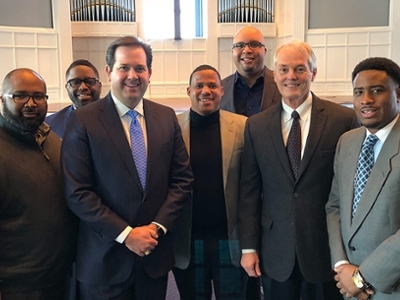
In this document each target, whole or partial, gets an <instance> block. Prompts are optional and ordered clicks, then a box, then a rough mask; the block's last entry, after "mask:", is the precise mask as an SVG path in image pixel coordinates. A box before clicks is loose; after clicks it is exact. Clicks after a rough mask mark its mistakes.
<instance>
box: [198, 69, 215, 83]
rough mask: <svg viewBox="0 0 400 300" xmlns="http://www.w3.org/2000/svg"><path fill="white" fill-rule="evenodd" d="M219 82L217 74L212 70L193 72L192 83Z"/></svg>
mask: <svg viewBox="0 0 400 300" xmlns="http://www.w3.org/2000/svg"><path fill="white" fill-rule="evenodd" d="M200 82H201V83H217V84H219V83H220V80H219V77H218V74H217V73H216V72H215V71H213V70H201V71H197V72H195V73H193V75H192V82H191V83H192V84H195V83H200Z"/></svg>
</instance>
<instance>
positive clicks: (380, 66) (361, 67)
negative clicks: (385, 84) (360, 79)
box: [351, 57, 400, 86]
mask: <svg viewBox="0 0 400 300" xmlns="http://www.w3.org/2000/svg"><path fill="white" fill-rule="evenodd" d="M367 70H377V71H384V72H386V74H387V75H388V76H389V77H390V78H392V79H393V80H394V81H395V82H396V83H397V84H398V85H399V86H400V67H399V65H398V64H396V63H395V62H394V61H392V60H390V59H389V58H385V57H370V58H367V59H364V60H363V61H361V62H359V63H358V64H357V65H356V66H355V67H354V70H353V72H352V73H351V82H353V81H354V78H356V76H357V74H358V73H360V72H361V71H367Z"/></svg>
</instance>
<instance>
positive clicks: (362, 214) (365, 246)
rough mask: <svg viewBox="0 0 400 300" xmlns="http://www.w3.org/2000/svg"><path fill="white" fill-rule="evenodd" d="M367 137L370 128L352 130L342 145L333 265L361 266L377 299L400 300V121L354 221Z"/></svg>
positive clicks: (330, 210)
mask: <svg viewBox="0 0 400 300" xmlns="http://www.w3.org/2000/svg"><path fill="white" fill-rule="evenodd" d="M365 134H366V132H365V128H359V129H356V130H352V131H350V132H348V133H346V134H344V135H343V136H342V137H341V139H340V140H339V143H338V146H337V150H336V157H335V165H334V168H335V169H334V170H335V176H334V180H333V184H332V191H331V193H330V196H329V202H328V203H327V205H326V211H327V220H328V230H329V243H330V246H331V254H332V263H333V264H335V263H336V262H338V261H340V260H348V261H349V262H350V263H351V264H354V265H357V266H359V268H360V272H361V274H363V276H364V277H365V278H366V279H367V280H368V282H370V283H371V284H372V286H373V287H374V288H375V289H376V290H377V291H376V294H375V296H373V297H372V299H374V300H378V299H379V300H381V299H382V300H383V299H400V263H399V262H400V155H399V154H400V142H399V139H400V120H398V121H397V123H396V124H395V125H394V127H393V129H392V131H391V132H390V134H389V136H388V137H387V139H386V141H385V143H384V144H383V147H382V150H381V152H380V153H379V156H378V158H377V160H376V162H375V165H374V167H373V169H372V171H371V174H370V177H369V178H368V182H367V185H366V186H365V189H364V192H363V195H362V197H361V199H360V202H359V205H358V208H357V212H356V214H355V215H354V218H353V220H352V218H351V211H352V202H353V195H354V188H353V179H354V175H355V171H356V169H357V160H358V155H359V153H360V149H361V146H362V144H363V142H364V139H365ZM384 293H386V294H384Z"/></svg>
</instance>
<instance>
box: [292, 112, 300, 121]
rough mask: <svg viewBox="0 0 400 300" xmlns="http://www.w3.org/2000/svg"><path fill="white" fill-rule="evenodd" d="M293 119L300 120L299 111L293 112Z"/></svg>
mask: <svg viewBox="0 0 400 300" xmlns="http://www.w3.org/2000/svg"><path fill="white" fill-rule="evenodd" d="M292 118H293V119H300V115H299V113H298V112H297V111H295V110H294V111H292Z"/></svg>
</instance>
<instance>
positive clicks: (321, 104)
mask: <svg viewBox="0 0 400 300" xmlns="http://www.w3.org/2000/svg"><path fill="white" fill-rule="evenodd" d="M313 101H314V103H315V105H316V106H317V108H320V109H321V110H323V111H325V112H327V113H328V114H330V115H332V114H333V115H335V117H336V116H338V117H339V116H342V117H344V118H350V117H351V118H353V117H354V116H355V112H354V110H353V109H351V108H349V107H346V106H343V105H340V104H338V103H335V102H332V101H329V100H325V99H321V98H319V97H317V96H315V95H313Z"/></svg>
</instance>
